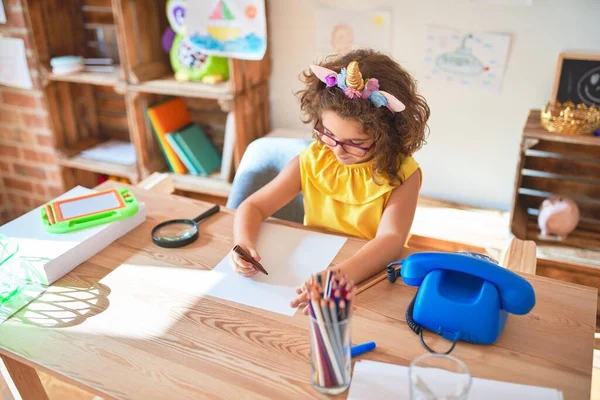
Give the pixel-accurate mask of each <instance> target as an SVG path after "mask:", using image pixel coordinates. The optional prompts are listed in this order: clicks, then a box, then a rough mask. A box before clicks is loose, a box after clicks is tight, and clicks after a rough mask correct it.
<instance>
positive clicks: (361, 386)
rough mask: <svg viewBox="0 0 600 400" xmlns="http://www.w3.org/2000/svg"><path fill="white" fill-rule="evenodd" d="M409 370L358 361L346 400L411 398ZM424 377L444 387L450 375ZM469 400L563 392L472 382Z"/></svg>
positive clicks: (541, 397) (551, 397) (539, 399)
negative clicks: (432, 379)
mask: <svg viewBox="0 0 600 400" xmlns="http://www.w3.org/2000/svg"><path fill="white" fill-rule="evenodd" d="M408 370H409V369H408V367H404V366H402V365H394V364H387V363H382V362H376V361H359V362H357V363H356V364H355V365H354V373H353V375H352V383H351V386H350V393H349V395H348V400H362V399H408V398H410V388H409V383H408ZM427 373H428V374H431V376H432V377H434V378H435V381H436V383H440V382H441V383H443V382H444V380H445V379H448V378H449V374H450V373H449V372H447V371H443V370H439V369H433V368H432V369H431V371H427ZM422 376H423V375H422ZM425 376H427V375H425ZM469 398H470V399H486V400H501V399H502V400H503V399H528V400H561V399H562V398H563V396H562V392H560V391H558V390H556V389H551V388H544V387H537V386H528V385H520V384H516V383H509V382H500V381H493V380H488V379H481V378H473V380H472V383H471V389H470V390H469Z"/></svg>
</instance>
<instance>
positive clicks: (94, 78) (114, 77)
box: [46, 70, 119, 87]
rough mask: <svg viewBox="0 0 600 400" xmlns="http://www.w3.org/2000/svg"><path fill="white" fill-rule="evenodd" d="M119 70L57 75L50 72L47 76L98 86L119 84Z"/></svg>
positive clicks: (58, 79)
mask: <svg viewBox="0 0 600 400" xmlns="http://www.w3.org/2000/svg"><path fill="white" fill-rule="evenodd" d="M118 76H119V70H116V71H114V72H85V71H83V72H75V73H72V74H67V75H56V74H53V73H48V74H47V75H46V77H47V78H48V80H51V81H56V82H73V83H86V84H89V85H97V86H111V87H114V86H117V84H119V78H118Z"/></svg>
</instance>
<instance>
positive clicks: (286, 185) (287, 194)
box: [230, 157, 302, 276]
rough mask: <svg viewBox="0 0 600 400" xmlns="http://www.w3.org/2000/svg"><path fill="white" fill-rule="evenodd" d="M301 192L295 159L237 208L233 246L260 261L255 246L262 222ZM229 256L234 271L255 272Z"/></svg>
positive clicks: (298, 165)
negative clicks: (242, 249) (236, 245)
mask: <svg viewBox="0 0 600 400" xmlns="http://www.w3.org/2000/svg"><path fill="white" fill-rule="evenodd" d="M301 190H302V184H301V182H300V162H299V160H298V157H295V158H294V159H293V160H292V161H291V162H290V163H289V164H288V165H287V166H286V167H285V168H284V169H283V170H282V171H281V172H280V173H279V174H278V175H277V176H276V177H275V179H273V180H272V181H271V182H269V183H268V184H266V185H265V186H263V187H262V188H260V189H259V190H258V191H256V192H254V193H253V194H252V195H251V196H249V197H248V198H247V199H246V200H244V201H243V202H242V204H240V206H239V207H238V208H237V210H236V212H235V216H234V219H233V240H234V243H235V244H238V245H240V246H241V247H243V248H244V249H245V250H246V251H247V252H249V253H250V255H251V256H252V257H253V258H254V259H255V260H256V261H260V256H259V255H258V253H257V252H256V249H255V246H256V238H257V237H258V230H259V228H260V224H261V222H262V221H264V220H265V219H267V218H269V217H270V216H271V215H273V214H274V213H275V212H277V210H279V209H280V208H282V207H283V206H285V205H286V204H287V203H289V202H290V201H292V200H293V199H294V197H296V195H298V193H299V192H300V191H301ZM230 257H231V260H232V261H233V262H232V264H233V266H234V269H235V270H236V272H238V273H240V274H242V275H246V276H250V275H254V274H255V273H256V272H257V271H256V269H254V267H253V266H252V264H250V263H248V262H246V261H244V260H242V259H241V258H240V257H239V256H238V255H237V254H236V253H233V252H231V253H230Z"/></svg>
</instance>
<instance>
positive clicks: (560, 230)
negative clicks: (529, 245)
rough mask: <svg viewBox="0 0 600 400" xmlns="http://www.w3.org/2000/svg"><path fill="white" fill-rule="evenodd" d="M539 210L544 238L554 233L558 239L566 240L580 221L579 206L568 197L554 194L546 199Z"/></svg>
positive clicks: (539, 219) (539, 224)
mask: <svg viewBox="0 0 600 400" xmlns="http://www.w3.org/2000/svg"><path fill="white" fill-rule="evenodd" d="M539 212H540V213H539V215H538V226H539V228H540V230H541V231H542V234H541V238H543V239H548V238H550V237H551V236H550V235H554V236H556V237H557V239H558V240H564V239H566V237H567V235H568V234H569V233H571V232H573V230H575V228H576V227H577V224H578V223H579V207H578V206H577V204H576V203H575V202H574V201H573V200H571V199H568V198H566V197H557V196H553V197H550V198H548V199H546V200H544V201H543V202H542V205H541V206H540V209H539Z"/></svg>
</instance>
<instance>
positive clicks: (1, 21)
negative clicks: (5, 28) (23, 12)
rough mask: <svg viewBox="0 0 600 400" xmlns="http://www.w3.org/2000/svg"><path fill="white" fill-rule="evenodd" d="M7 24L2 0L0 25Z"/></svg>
mask: <svg viewBox="0 0 600 400" xmlns="http://www.w3.org/2000/svg"><path fill="white" fill-rule="evenodd" d="M5 23H6V13H5V12H4V5H3V4H2V0H0V24H5Z"/></svg>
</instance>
